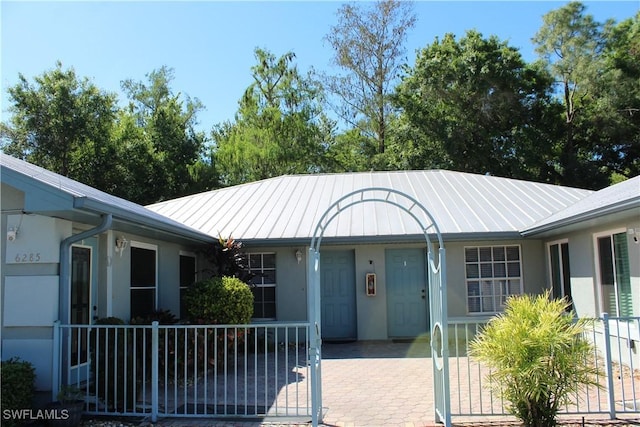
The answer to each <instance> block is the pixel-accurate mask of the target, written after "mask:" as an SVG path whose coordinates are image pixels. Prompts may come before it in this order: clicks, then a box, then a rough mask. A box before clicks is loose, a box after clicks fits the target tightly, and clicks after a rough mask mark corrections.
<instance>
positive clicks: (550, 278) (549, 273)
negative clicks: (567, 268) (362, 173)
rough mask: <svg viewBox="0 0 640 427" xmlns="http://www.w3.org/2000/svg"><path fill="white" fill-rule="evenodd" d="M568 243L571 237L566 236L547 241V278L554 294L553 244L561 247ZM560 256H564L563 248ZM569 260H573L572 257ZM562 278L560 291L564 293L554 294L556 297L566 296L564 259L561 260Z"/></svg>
mask: <svg viewBox="0 0 640 427" xmlns="http://www.w3.org/2000/svg"><path fill="white" fill-rule="evenodd" d="M565 243H566V244H567V245H569V239H568V238H564V239H558V240H553V241H551V242H547V254H546V255H547V268H548V270H547V280H548V284H547V285H548V288H549V291H551V293H552V295H553V266H552V265H551V246H553V245H558V246H559V247H561V246H562V245H563V244H565ZM569 256H571V254H569ZM560 257H562V250H561V251H560ZM569 262H571V258H569ZM559 267H560V280H561V281H562V283H561V285H560V291H561V292H562V295H560V296H557V295H553V297H554V298H564V297H565V296H566V294H565V292H564V288H565V283H564V269H563V268H564V267H563V263H562V260H561V262H560V265H559ZM569 287H571V277H569Z"/></svg>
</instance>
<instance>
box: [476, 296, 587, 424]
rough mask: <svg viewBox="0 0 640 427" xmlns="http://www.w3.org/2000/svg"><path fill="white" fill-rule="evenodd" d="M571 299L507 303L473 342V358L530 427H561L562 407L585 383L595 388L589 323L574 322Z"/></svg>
mask: <svg viewBox="0 0 640 427" xmlns="http://www.w3.org/2000/svg"><path fill="white" fill-rule="evenodd" d="M569 306H570V302H568V301H567V300H566V299H562V300H558V299H551V298H550V295H549V293H548V292H547V293H546V294H545V295H538V296H530V295H523V296H518V297H512V298H509V300H507V304H506V308H505V312H504V314H502V315H499V316H497V317H495V318H493V319H491V320H490V321H489V323H488V324H487V326H486V327H485V328H484V329H483V330H482V332H481V333H480V334H479V335H478V336H477V337H476V338H475V339H474V340H473V341H472V342H471V345H470V347H471V348H470V355H471V356H472V357H473V358H475V359H476V360H478V361H480V362H484V363H485V364H487V365H488V367H489V368H490V369H491V374H489V380H490V382H491V385H492V387H494V388H495V389H497V390H498V391H499V392H500V393H501V394H502V396H503V397H504V399H505V400H506V401H508V402H509V404H510V405H509V411H510V412H511V413H512V414H513V415H515V416H516V417H518V418H519V419H520V420H521V421H522V422H523V423H524V425H525V426H526V427H548V426H555V425H556V417H557V414H558V411H559V409H560V408H561V407H562V406H563V405H564V404H565V403H570V402H569V396H570V395H571V394H573V393H574V392H576V391H577V390H578V388H579V387H580V386H581V385H595V386H597V383H596V381H595V380H596V375H597V374H598V370H597V368H596V366H595V364H594V363H592V362H590V361H594V350H593V346H592V345H591V343H590V342H589V341H587V339H585V337H584V332H585V329H586V327H587V325H588V322H589V321H588V320H586V319H578V320H575V319H574V318H573V317H572V316H571V314H570V313H567V309H568V308H569Z"/></svg>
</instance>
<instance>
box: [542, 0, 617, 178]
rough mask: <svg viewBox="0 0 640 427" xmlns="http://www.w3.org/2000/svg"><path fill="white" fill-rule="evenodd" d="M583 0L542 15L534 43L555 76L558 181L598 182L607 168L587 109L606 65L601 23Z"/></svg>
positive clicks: (555, 153)
mask: <svg viewBox="0 0 640 427" xmlns="http://www.w3.org/2000/svg"><path fill="white" fill-rule="evenodd" d="M585 9H586V7H585V5H584V4H582V3H580V2H570V3H567V4H566V5H565V6H563V7H561V8H558V9H556V10H552V11H551V12H549V13H547V14H546V15H544V16H543V21H544V23H543V25H542V27H541V28H540V30H539V31H538V32H537V33H536V35H535V36H534V38H533V39H532V40H533V43H534V44H535V46H536V48H535V49H536V52H537V53H538V55H539V56H540V63H541V64H542V66H544V67H545V68H546V69H547V70H548V71H549V73H550V74H551V75H552V76H553V78H554V80H555V81H556V85H557V93H558V101H559V102H560V103H561V104H562V106H563V112H562V114H561V116H560V117H561V118H562V119H563V120H562V122H563V127H562V130H563V134H564V135H563V136H562V137H561V138H558V139H557V140H556V141H555V144H554V147H553V148H554V153H553V154H554V156H553V157H554V166H555V172H556V175H557V179H556V182H558V183H560V184H563V185H570V186H586V187H590V188H601V187H604V186H606V185H607V184H608V179H607V174H606V172H605V171H603V170H601V169H600V168H599V167H598V166H599V165H598V157H599V155H598V154H599V153H598V151H599V150H598V148H597V145H598V143H599V142H598V140H599V139H600V138H599V136H598V135H597V134H594V135H590V133H589V131H588V128H589V127H590V121H591V120H593V119H595V118H596V117H594V116H593V115H591V114H589V113H588V110H589V109H591V108H593V107H594V104H595V103H596V102H597V99H596V97H595V94H596V91H595V87H596V86H597V85H598V81H599V79H600V78H601V77H602V72H603V69H604V67H605V64H604V62H603V56H602V50H603V47H604V38H603V32H602V26H601V24H599V23H598V22H596V21H594V19H593V17H592V16H591V15H588V14H586V13H585Z"/></svg>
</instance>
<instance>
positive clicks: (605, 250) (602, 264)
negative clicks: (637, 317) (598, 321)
mask: <svg viewBox="0 0 640 427" xmlns="http://www.w3.org/2000/svg"><path fill="white" fill-rule="evenodd" d="M594 239H595V242H596V266H597V269H598V271H597V273H598V284H599V286H600V299H601V303H600V307H601V311H602V312H604V313H609V315H610V316H615V317H627V316H633V301H632V299H631V272H630V268H629V267H630V266H629V248H628V246H627V234H626V230H620V231H613V232H606V233H599V234H596V235H595V236H594Z"/></svg>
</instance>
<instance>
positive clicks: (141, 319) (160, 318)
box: [129, 310, 178, 325]
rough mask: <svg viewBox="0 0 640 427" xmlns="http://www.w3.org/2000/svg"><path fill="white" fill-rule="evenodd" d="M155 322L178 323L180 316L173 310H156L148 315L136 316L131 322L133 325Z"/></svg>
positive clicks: (162, 323) (163, 323) (164, 323)
mask: <svg viewBox="0 0 640 427" xmlns="http://www.w3.org/2000/svg"><path fill="white" fill-rule="evenodd" d="M153 322H158V324H160V325H175V324H176V323H178V318H177V317H176V316H175V315H174V314H173V313H172V312H171V310H156V311H154V312H153V313H151V314H148V315H146V316H138V317H134V318H133V319H131V321H130V322H129V323H130V324H132V325H150V324H152V323H153Z"/></svg>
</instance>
